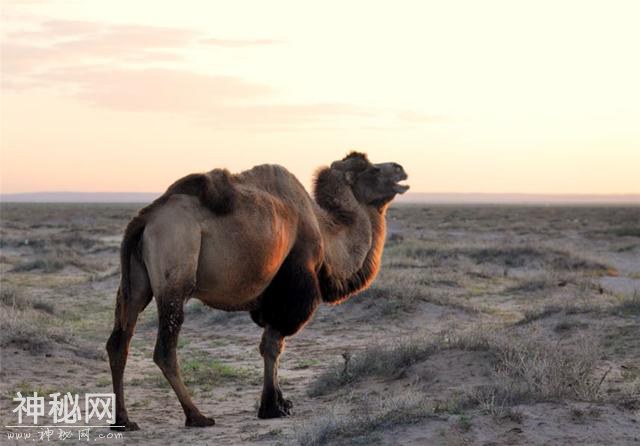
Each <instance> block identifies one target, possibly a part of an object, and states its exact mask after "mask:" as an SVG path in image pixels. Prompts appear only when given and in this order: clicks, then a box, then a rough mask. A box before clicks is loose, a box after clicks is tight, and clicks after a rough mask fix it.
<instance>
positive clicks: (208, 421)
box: [184, 415, 216, 427]
mask: <svg viewBox="0 0 640 446" xmlns="http://www.w3.org/2000/svg"><path fill="white" fill-rule="evenodd" d="M214 424H216V421H215V420H214V419H213V418H209V417H205V416H204V415H200V416H197V417H192V418H187V420H186V421H185V422H184V425H185V426H187V427H209V426H213V425H214Z"/></svg>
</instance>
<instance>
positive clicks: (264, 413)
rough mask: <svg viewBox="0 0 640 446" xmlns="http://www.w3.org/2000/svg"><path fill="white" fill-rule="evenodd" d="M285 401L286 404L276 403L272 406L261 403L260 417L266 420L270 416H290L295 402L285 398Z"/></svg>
mask: <svg viewBox="0 0 640 446" xmlns="http://www.w3.org/2000/svg"><path fill="white" fill-rule="evenodd" d="M283 403H284V404H274V405H270V406H266V405H264V404H261V405H260V410H258V418H262V419H263V420H265V419H268V418H282V417H288V416H289V415H291V408H292V407H293V403H292V402H291V401H289V400H283Z"/></svg>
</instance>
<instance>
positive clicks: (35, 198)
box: [0, 192, 640, 205]
mask: <svg viewBox="0 0 640 446" xmlns="http://www.w3.org/2000/svg"><path fill="white" fill-rule="evenodd" d="M158 196H160V192H32V193H23V194H0V202H3V203H11V202H17V203H148V202H150V201H152V200H153V199H155V198H157V197H158ZM397 201H398V202H401V203H433V204H447V203H450V204H465V203H466V204H474V203H475V204H492V203H494V204H600V203H601V204H634V205H640V194H620V195H578V194H562V195H551V194H480V193H467V194H464V193H420V192H415V193H411V192H409V193H407V194H405V195H401V196H399V197H398V198H397Z"/></svg>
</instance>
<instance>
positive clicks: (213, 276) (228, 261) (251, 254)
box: [194, 222, 294, 310]
mask: <svg viewBox="0 0 640 446" xmlns="http://www.w3.org/2000/svg"><path fill="white" fill-rule="evenodd" d="M272 225H273V226H272V227H269V228H268V230H265V228H264V226H262V227H261V228H247V227H246V226H244V227H238V228H235V229H234V230H233V231H226V232H224V233H222V232H216V233H210V234H208V235H204V236H203V240H202V246H201V252H200V257H199V262H198V273H197V281H196V293H195V295H194V297H196V298H198V299H200V300H201V301H202V302H204V303H206V304H207V305H210V306H212V307H214V308H220V309H226V310H243V309H247V308H250V307H251V305H252V304H253V303H254V302H255V301H256V299H258V297H259V296H260V295H261V294H262V293H263V292H264V290H265V289H266V288H267V287H268V286H269V284H270V283H271V281H272V280H273V278H274V277H275V275H276V274H277V272H278V270H279V269H280V266H281V265H282V262H284V260H285V258H286V257H287V255H288V253H289V251H290V250H291V246H292V244H293V241H294V240H293V238H292V231H291V230H290V228H288V227H286V225H280V224H279V223H277V222H274V223H272ZM248 234H250V236H248Z"/></svg>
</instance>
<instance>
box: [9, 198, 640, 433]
mask: <svg viewBox="0 0 640 446" xmlns="http://www.w3.org/2000/svg"><path fill="white" fill-rule="evenodd" d="M135 211H136V206H132V205H79V204H78V205H34V204H31V205H26V204H25V205H16V204H3V205H2V215H1V228H0V230H1V243H2V245H1V248H2V251H1V256H0V271H1V272H2V278H1V297H2V303H1V305H0V311H1V313H0V318H1V319H0V323H1V332H0V336H1V337H0V346H1V352H2V356H1V360H2V362H1V370H0V382H1V387H0V394H1V397H2V401H1V408H0V409H1V414H2V426H5V425H8V424H14V423H15V421H16V415H15V414H14V413H12V412H11V410H12V409H13V408H14V407H15V403H14V402H13V401H12V398H13V397H14V396H15V393H16V392H17V391H21V392H22V393H23V395H24V394H29V393H33V392H34V391H38V392H39V393H40V394H48V393H52V392H54V391H56V392H67V391H70V392H79V393H80V394H84V393H85V392H110V391H111V390H110V389H111V387H110V386H111V384H110V373H109V367H108V363H107V360H106V356H105V352H104V343H105V341H106V339H107V337H108V335H109V332H110V328H111V325H112V321H113V307H114V297H115V291H116V288H117V285H118V280H119V267H118V244H119V241H120V237H121V234H122V230H123V228H124V226H125V225H126V222H127V221H128V219H129V218H130V217H131V216H132V215H133V214H134V213H135ZM639 290H640V207H626V208H625V207H518V206H475V207H474V206H456V207H454V206H417V205H416V206H410V205H404V206H395V207H393V208H391V209H390V212H389V236H388V240H387V246H386V251H385V255H384V259H383V268H382V271H381V274H380V275H379V277H378V279H377V280H376V282H375V283H374V285H373V286H372V288H371V289H369V290H368V291H366V292H364V293H362V294H361V295H359V296H356V297H353V298H352V299H351V300H350V301H348V302H346V303H345V304H343V305H341V306H339V307H323V308H321V309H320V311H319V312H318V314H317V315H316V317H315V318H314V320H313V321H312V322H311V323H310V324H309V325H308V326H307V327H306V328H305V329H304V330H303V331H302V332H301V333H299V334H298V335H297V336H295V337H293V338H291V339H289V340H288V343H287V350H286V352H285V354H284V356H283V358H282V362H281V372H280V376H281V378H282V387H283V390H284V392H285V395H286V396H287V397H289V398H290V399H292V400H293V402H294V414H293V416H292V417H289V418H285V419H277V420H259V419H258V418H257V417H256V412H257V401H258V398H259V395H260V390H261V381H262V376H261V375H262V360H261V358H260V355H259V354H258V342H259V339H260V336H261V330H260V329H259V328H258V327H257V326H255V325H254V324H253V323H252V322H251V320H250V318H249V316H248V314H245V313H224V312H220V311H216V310H211V309H209V308H205V307H203V306H202V305H200V304H199V303H198V302H196V301H190V302H189V303H188V309H187V317H186V322H185V325H184V328H183V331H182V335H181V341H180V345H179V347H180V348H179V355H180V358H181V365H182V370H183V375H184V376H185V379H186V382H187V385H188V387H189V389H190V390H191V392H192V393H193V395H194V398H195V401H196V402H197V404H198V405H199V406H200V408H201V410H202V411H203V413H205V414H206V415H209V416H213V417H215V419H216V425H215V426H213V427H211V428H207V429H188V428H185V427H184V426H183V423H184V419H183V414H182V411H181V408H180V406H179V404H178V400H177V398H176V397H175V395H174V394H173V392H172V391H171V389H170V388H169V387H168V385H167V384H166V382H165V380H164V378H163V377H162V375H161V373H160V371H159V369H158V368H157V367H156V366H155V364H154V363H153V361H152V358H151V357H152V350H153V345H154V341H155V334H156V310H155V306H154V304H153V303H152V304H151V305H150V306H149V307H148V308H147V310H146V311H145V313H144V314H143V315H142V317H141V319H140V321H139V325H138V329H137V333H136V335H135V337H134V340H133V344H132V348H131V355H130V357H129V363H128V365H127V370H126V373H125V378H126V386H125V390H126V398H127V402H128V407H129V413H130V416H131V418H132V420H134V421H136V422H137V423H138V424H139V425H140V427H141V431H138V432H126V433H124V437H123V438H122V439H105V440H101V441H98V442H97V443H105V444H113V443H123V442H126V443H127V444H183V443H184V444H216V445H238V444H263V445H275V444H283V445H289V444H300V445H316V444H318V445H319V444H367V445H371V444H402V445H411V444H415V445H439V444H443V445H444V444H446V445H514V444H522V445H530V444H534V445H536V444H540V445H543V444H544V445H574V444H583V445H591V444H593V445H596V444H597V445H600V444H602V445H611V444H616V445H626V444H631V445H632V444H640V341H639V339H640V291H639ZM47 421H48V420H47V419H46V418H44V419H42V420H41V423H43V424H44V423H46V422H47ZM2 429H3V432H2V437H0V438H1V439H0V443H2V444H12V442H13V443H15V444H24V440H21V441H15V440H8V434H9V433H10V432H16V431H17V430H16V429H5V428H4V427H3V428H2ZM32 431H33V430H32ZM34 432H35V431H34ZM102 432H103V433H106V432H108V431H105V430H103V431H102ZM95 433H96V434H97V432H95ZM92 440H93V438H92ZM52 441H53V439H52ZM66 442H70V440H67V441H66Z"/></svg>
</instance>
